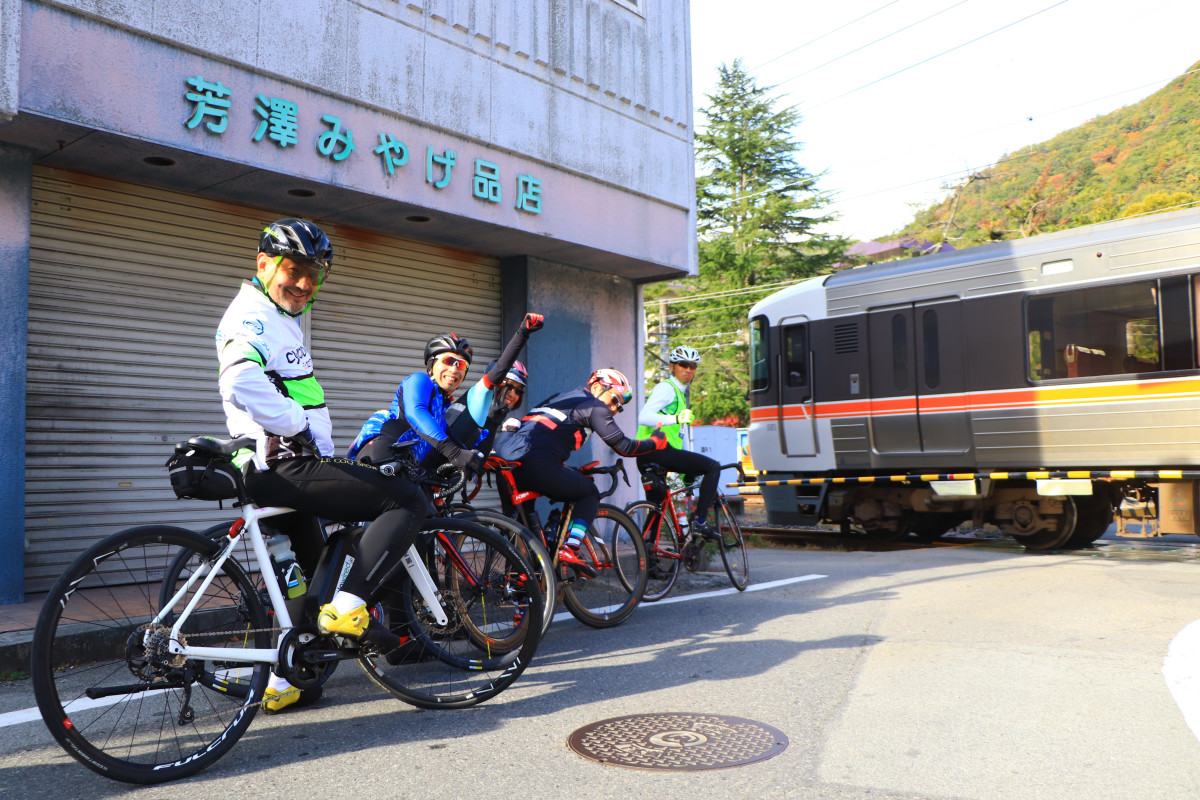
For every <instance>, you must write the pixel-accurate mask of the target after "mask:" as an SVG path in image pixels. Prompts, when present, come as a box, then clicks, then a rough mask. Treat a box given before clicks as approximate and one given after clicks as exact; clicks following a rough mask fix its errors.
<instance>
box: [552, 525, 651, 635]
mask: <svg viewBox="0 0 1200 800" xmlns="http://www.w3.org/2000/svg"><path fill="white" fill-rule="evenodd" d="M579 557H580V558H581V559H582V560H583V561H584V562H585V563H587V564H588V565H589V566H590V567H591V568H592V569H593V570H595V571H596V575H595V576H594V577H588V576H586V575H583V574H573V575H572V577H571V578H569V579H568V580H567V582H566V588H565V589H564V590H563V602H564V603H565V604H566V606H567V610H568V611H570V612H571V614H572V615H573V616H574V617H575V619H577V620H579V621H580V622H582V623H583V624H584V625H588V626H591V627H593V628H611V627H613V626H614V625H620V624H621V623H622V622H624V621H625V620H627V619H629V616H630V615H631V614H633V612H634V610H636V609H637V605H638V603H639V602H640V601H641V599H642V593H643V592H644V591H645V590H646V544H645V542H643V541H642V534H641V531H639V530H638V527H637V526H636V525H635V524H634V523H633V521H632V520H631V519H629V517H628V516H626V515H625V512H623V511H621V510H620V509H619V508H617V507H616V506H610V505H603V504H602V505H601V506H600V511H599V512H597V514H596V519H595V520H593V521H592V524H591V525H590V526H589V528H588V532H587V535H586V536H584V537H583V543H582V544H581V546H580V548H579Z"/></svg>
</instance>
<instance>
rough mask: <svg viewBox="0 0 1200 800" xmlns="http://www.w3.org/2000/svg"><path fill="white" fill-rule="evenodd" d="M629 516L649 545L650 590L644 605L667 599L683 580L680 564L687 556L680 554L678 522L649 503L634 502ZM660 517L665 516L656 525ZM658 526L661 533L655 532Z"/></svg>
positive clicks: (644, 597)
mask: <svg viewBox="0 0 1200 800" xmlns="http://www.w3.org/2000/svg"><path fill="white" fill-rule="evenodd" d="M625 513H626V514H627V515H628V516H629V518H630V519H631V520H633V524H634V525H636V526H637V529H638V530H639V531H641V532H642V539H643V541H644V542H645V543H646V590H645V591H644V592H642V602H645V603H653V602H654V601H655V600H661V599H662V598H664V597H666V596H667V593H668V592H670V591H671V588H672V587H673V586H675V580H676V578H678V577H679V563H680V561H681V560H682V559H683V556H681V555H680V550H679V548H680V544H679V541H680V539H679V535H678V533H677V532H676V530H675V529H676V526H677V525H678V523H677V522H676V521H675V520H673V519H670V518H669V517H666V516H663V514H662V506H660V505H659V504H658V503H652V502H650V501H649V500H640V501H638V502H636V503H630V504H629V505H628V506H627V507H626V508H625ZM659 517H662V523H661V525H656V522H657V520H658V519H659ZM655 527H657V530H653V529H652V528H655Z"/></svg>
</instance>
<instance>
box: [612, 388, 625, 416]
mask: <svg viewBox="0 0 1200 800" xmlns="http://www.w3.org/2000/svg"><path fill="white" fill-rule="evenodd" d="M608 396H609V397H610V398H611V399H612V401H613V402H614V403H616V404H617V409H616V410H615V411H614V412H613V413H614V414H620V413H621V412H622V411H624V410H625V405H624V404H623V403H622V402H621V400H622V398H621V397H620V396H618V395H617V390H616V389H609V390H608Z"/></svg>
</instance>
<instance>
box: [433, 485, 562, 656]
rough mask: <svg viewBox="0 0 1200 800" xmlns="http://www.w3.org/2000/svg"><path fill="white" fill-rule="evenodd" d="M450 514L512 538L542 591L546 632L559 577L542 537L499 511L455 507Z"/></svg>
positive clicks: (556, 600) (556, 599)
mask: <svg viewBox="0 0 1200 800" xmlns="http://www.w3.org/2000/svg"><path fill="white" fill-rule="evenodd" d="M452 516H454V517H457V518H459V519H465V520H468V521H470V522H474V523H477V524H479V525H483V526H484V527H485V528H491V529H493V530H495V531H496V532H497V533H499V534H500V535H501V536H504V537H505V538H506V539H508V540H509V541H510V542H512V544H513V546H514V547H516V548H517V551H518V552H520V553H521V555H523V556H525V558H526V559H527V560H528V561H529V563H530V565H531V566H532V567H533V570H534V573H536V575H537V579H538V588H539V589H540V590H541V592H542V608H543V612H542V633H543V634H545V633H546V630H547V629H548V628H549V627H550V622H551V621H552V620H553V619H554V609H555V608H556V607H557V606H558V581H557V580H555V578H554V559H553V558H552V557H551V555H550V551H549V550H547V549H546V545H545V544H543V543H542V538H541V537H540V536H538V535H537V534H535V533H534V532H533V531H531V530H529V528H526V527H525V526H524V525H522V524H521V523H519V522H517V521H516V520H515V519H513V518H512V517H506V516H505V515H503V514H501V513H500V512H499V511H491V510H489V509H469V510H461V511H454V512H453V513H452Z"/></svg>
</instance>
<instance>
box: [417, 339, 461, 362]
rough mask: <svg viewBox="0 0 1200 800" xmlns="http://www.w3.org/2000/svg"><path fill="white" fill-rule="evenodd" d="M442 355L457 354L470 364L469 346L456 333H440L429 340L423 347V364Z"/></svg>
mask: <svg viewBox="0 0 1200 800" xmlns="http://www.w3.org/2000/svg"><path fill="white" fill-rule="evenodd" d="M442 353H457V354H458V355H460V356H462V357H463V358H465V359H466V360H467V363H468V364H470V363H471V345H470V344H468V343H467V340H466V339H464V338H462V337H461V336H459V335H458V334H457V333H442V334H438V335H437V336H435V337H433V338H432V339H430V340H429V342H428V343H427V344H426V345H425V363H426V364H428V363H429V362H430V361H432V360H433V359H434V358H435V357H437V356H440V355H441V354H442Z"/></svg>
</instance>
